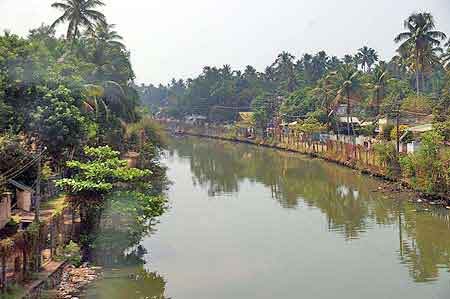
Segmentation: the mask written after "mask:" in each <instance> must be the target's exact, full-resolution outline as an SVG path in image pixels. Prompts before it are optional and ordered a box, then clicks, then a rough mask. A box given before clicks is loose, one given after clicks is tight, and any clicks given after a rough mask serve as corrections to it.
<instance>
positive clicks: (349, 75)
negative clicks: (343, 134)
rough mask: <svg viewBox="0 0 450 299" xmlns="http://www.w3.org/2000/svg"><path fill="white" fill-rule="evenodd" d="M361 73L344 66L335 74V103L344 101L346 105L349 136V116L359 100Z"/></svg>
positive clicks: (351, 67) (346, 65)
mask: <svg viewBox="0 0 450 299" xmlns="http://www.w3.org/2000/svg"><path fill="white" fill-rule="evenodd" d="M360 75H361V73H360V72H359V71H358V70H357V69H355V68H354V67H353V66H351V65H348V64H345V65H343V66H342V67H341V68H339V70H338V71H337V72H336V75H335V76H334V85H335V88H336V90H337V91H336V94H337V96H336V102H342V101H345V103H346V105H347V109H346V114H347V133H348V135H350V123H351V122H350V115H351V108H352V105H354V103H355V102H357V101H359V99H360V91H361V86H362V84H361V81H360Z"/></svg>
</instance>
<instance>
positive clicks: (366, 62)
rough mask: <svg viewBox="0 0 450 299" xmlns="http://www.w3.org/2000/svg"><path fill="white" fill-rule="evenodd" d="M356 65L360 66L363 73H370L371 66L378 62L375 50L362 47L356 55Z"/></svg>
mask: <svg viewBox="0 0 450 299" xmlns="http://www.w3.org/2000/svg"><path fill="white" fill-rule="evenodd" d="M356 57H357V60H358V63H359V64H361V67H362V69H363V71H364V72H367V71H370V70H371V68H372V65H373V64H374V63H375V62H377V61H378V58H379V57H378V54H377V51H375V49H372V48H369V47H367V46H364V47H362V48H361V49H359V50H358V53H357V54H356Z"/></svg>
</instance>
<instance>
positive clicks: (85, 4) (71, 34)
mask: <svg viewBox="0 0 450 299" xmlns="http://www.w3.org/2000/svg"><path fill="white" fill-rule="evenodd" d="M104 5H105V4H104V3H103V2H102V1H100V0H61V2H55V3H53V4H52V7H53V8H56V9H59V10H62V11H63V14H62V15H61V16H60V17H59V18H57V19H56V21H55V22H53V24H52V25H51V28H55V27H56V26H57V25H59V24H62V23H67V22H68V23H69V26H68V27H67V34H66V36H67V39H68V40H74V39H76V38H77V37H78V36H79V35H80V28H85V29H86V30H88V31H90V32H93V31H94V29H95V25H97V24H106V18H105V16H104V15H103V14H102V13H101V12H99V11H97V10H95V9H96V8H98V7H100V6H104Z"/></svg>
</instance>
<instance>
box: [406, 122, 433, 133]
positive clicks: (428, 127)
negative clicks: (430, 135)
mask: <svg viewBox="0 0 450 299" xmlns="http://www.w3.org/2000/svg"><path fill="white" fill-rule="evenodd" d="M431 130H433V124H423V125H418V126H415V127H411V128H409V129H408V131H411V132H413V133H424V132H428V131H431Z"/></svg>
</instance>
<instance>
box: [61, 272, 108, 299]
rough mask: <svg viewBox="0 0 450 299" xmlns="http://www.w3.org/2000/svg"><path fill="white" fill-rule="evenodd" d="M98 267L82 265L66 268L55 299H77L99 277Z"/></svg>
mask: <svg viewBox="0 0 450 299" xmlns="http://www.w3.org/2000/svg"><path fill="white" fill-rule="evenodd" d="M101 270H102V269H101V268H100V267H89V266H88V265H83V266H81V267H79V268H76V267H74V266H71V265H70V266H67V267H66V268H65V269H64V273H63V276H62V279H61V284H60V285H59V287H58V295H57V298H60V299H78V296H79V295H80V294H81V292H82V291H83V290H84V289H85V288H86V286H87V285H88V284H90V283H92V282H93V281H95V280H97V279H99V278H100V277H101Z"/></svg>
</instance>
